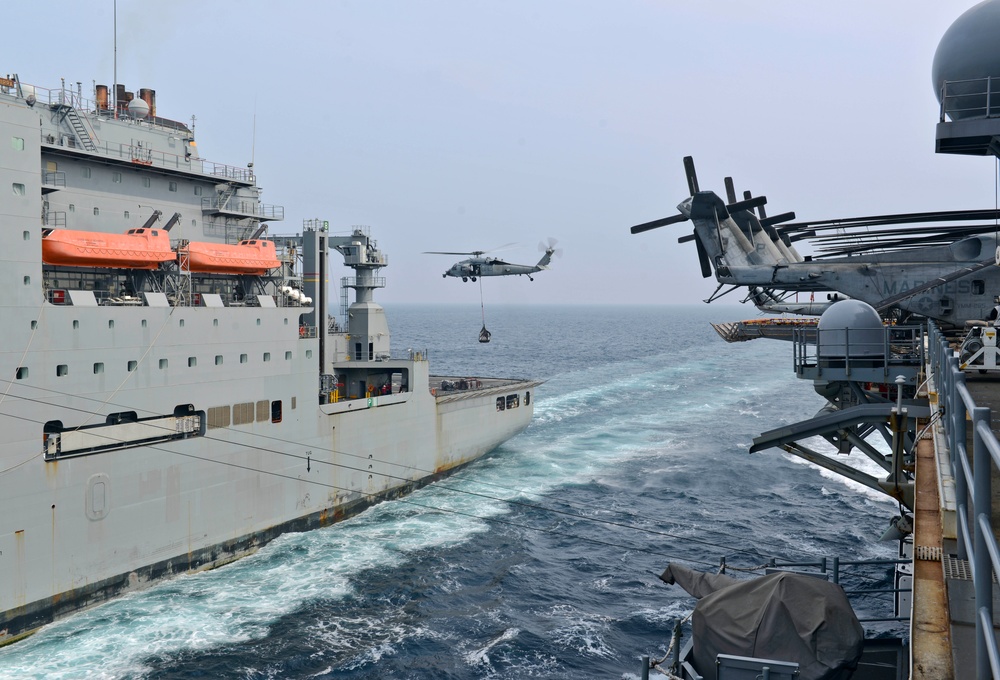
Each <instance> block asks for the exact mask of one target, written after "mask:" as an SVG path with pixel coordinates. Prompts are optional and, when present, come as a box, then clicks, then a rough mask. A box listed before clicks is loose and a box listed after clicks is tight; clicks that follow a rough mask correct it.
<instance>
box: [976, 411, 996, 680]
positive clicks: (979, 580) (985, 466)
mask: <svg viewBox="0 0 1000 680" xmlns="http://www.w3.org/2000/svg"><path fill="white" fill-rule="evenodd" d="M989 427H990V409H989V408H987V407H985V406H978V407H976V408H974V409H973V410H972V442H973V446H972V456H973V466H974V469H973V475H972V476H973V485H972V506H973V508H974V512H975V517H976V521H975V522H973V524H974V525H975V527H974V528H975V539H974V552H973V555H972V580H973V584H974V586H975V590H976V611H977V612H985V614H986V616H987V618H989V620H990V621H992V620H993V564H992V563H991V561H990V554H989V550H988V549H987V547H986V540H987V539H986V532H985V531H984V530H983V526H982V525H983V523H984V522H985V523H987V524H988V523H989V518H990V514H991V512H992V509H991V499H990V486H991V485H990V470H991V468H992V458H991V457H990V452H989V451H988V450H987V449H986V442H985V441H984V440H983V433H982V430H983V429H984V428H985V429H986V430H987V431H989ZM987 635H989V636H990V637H991V638H992V637H993V626H992V625H991V626H990V627H989V628H988V629H984V627H983V620H982V617H980V616H977V617H976V677H977V678H988V677H991V676H992V672H991V671H990V659H989V653H988V652H987V643H986V636H987Z"/></svg>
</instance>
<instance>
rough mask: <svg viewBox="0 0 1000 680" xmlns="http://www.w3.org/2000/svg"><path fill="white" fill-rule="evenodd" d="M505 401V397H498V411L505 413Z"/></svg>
mask: <svg viewBox="0 0 1000 680" xmlns="http://www.w3.org/2000/svg"><path fill="white" fill-rule="evenodd" d="M503 406H504V400H503V397H497V411H503Z"/></svg>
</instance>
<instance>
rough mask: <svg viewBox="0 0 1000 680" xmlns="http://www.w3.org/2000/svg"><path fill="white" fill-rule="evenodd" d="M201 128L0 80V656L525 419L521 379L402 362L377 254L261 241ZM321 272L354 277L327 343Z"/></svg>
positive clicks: (462, 457) (415, 355)
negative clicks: (351, 296) (206, 153)
mask: <svg viewBox="0 0 1000 680" xmlns="http://www.w3.org/2000/svg"><path fill="white" fill-rule="evenodd" d="M193 132H194V130H193V126H192V127H189V126H187V125H186V124H183V123H179V122H176V121H173V120H168V119H166V118H162V117H160V116H159V115H158V114H157V110H156V98H155V92H154V91H153V90H149V89H144V90H139V91H138V93H137V95H133V94H132V93H130V92H126V91H125V88H124V87H123V86H121V85H116V86H114V87H112V88H108V87H107V86H102V85H96V86H95V87H94V94H93V98H90V97H85V96H84V93H83V92H82V88H81V86H80V85H79V84H77V86H76V89H75V90H74V89H73V88H66V87H65V86H64V87H61V88H58V89H53V90H46V89H41V88H38V87H34V86H31V85H27V84H25V83H23V82H21V80H20V79H19V78H18V77H17V76H8V77H6V78H0V140H2V141H0V144H2V145H3V148H4V152H3V154H2V155H0V159H2V160H0V186H3V187H4V191H5V192H7V193H5V195H6V196H7V198H6V199H5V200H4V201H3V203H2V204H0V213H2V216H0V219H2V221H3V226H4V230H3V239H4V247H3V250H2V254H0V260H2V262H0V272H2V274H0V277H2V278H0V280H2V286H0V298H2V302H0V306H2V307H3V334H4V335H3V345H2V349H0V376H2V378H0V414H2V417H3V422H4V427H3V433H4V440H5V442H4V444H3V446H2V448H0V488H2V493H0V517H3V520H2V524H0V644H4V643H9V642H12V641H14V640H16V639H19V638H20V637H23V636H25V635H27V634H29V633H31V632H32V631H34V630H36V629H37V628H39V627H40V626H42V625H44V624H46V623H48V622H50V621H53V620H54V619H56V618H58V617H59V616H62V615H65V614H68V613H71V612H74V611H77V610H79V609H81V608H83V607H86V606H89V605H92V604H96V603H99V602H102V601H104V600H106V599H108V598H110V597H113V596H115V595H118V594H120V593H123V592H126V591H129V590H132V589H135V588H140V587H143V586H145V585H146V584H148V583H151V582H153V581H155V580H157V579H160V578H163V577H168V576H170V575H173V574H178V573H183V572H189V571H193V570H202V569H209V568H213V567H217V566H220V565H223V564H225V563H227V562H230V561H232V560H234V559H237V558H239V557H241V556H245V555H247V554H250V553H252V552H254V551H255V550H256V549H258V548H259V547H261V546H262V545H264V544H265V543H267V542H268V541H269V540H270V539H272V538H274V537H275V536H277V535H279V534H281V533H282V532H286V531H299V530H306V529H312V528H316V527H321V526H325V525H328V524H332V523H334V522H336V521H338V520H340V519H343V518H345V517H348V516H350V515H352V514H355V513H357V512H359V511H360V510H362V509H364V508H366V507H368V506H370V505H372V504H373V503H375V502H378V501H380V500H383V499H387V498H394V497H398V496H400V495H403V494H405V493H407V492H409V491H411V490H413V489H415V488H417V487H419V486H421V485H423V484H426V483H428V482H430V481H433V480H434V479H437V478H439V477H440V476H442V475H444V474H447V473H449V472H451V471H454V470H456V469H458V468H460V467H461V466H463V465H466V464H468V463H470V462H471V461H474V460H476V459H477V458H479V457H480V456H482V455H484V454H486V453H487V452H489V451H491V450H492V449H494V448H495V447H496V446H498V445H499V444H500V443H502V442H503V441H505V440H507V439H509V438H510V437H512V436H514V435H516V434H517V433H519V432H521V431H522V430H523V429H524V428H525V427H527V426H528V424H529V423H530V421H531V417H532V412H533V397H534V388H535V387H536V386H537V385H538V382H537V381H530V380H513V379H488V378H484V377H481V376H476V377H469V376H460V377H455V376H453V377H449V378H444V377H433V376H431V375H430V372H429V367H428V357H427V355H426V352H413V351H410V352H409V353H408V356H406V357H404V358H396V357H393V356H392V353H391V351H390V343H389V338H390V336H389V327H388V324H387V321H386V318H385V313H384V310H383V309H382V307H380V306H379V305H378V304H376V303H375V302H374V300H373V291H374V290H375V289H376V288H379V287H382V286H384V285H385V280H384V278H382V277H380V276H378V273H379V271H380V270H381V268H382V267H384V266H386V264H387V260H386V257H385V255H383V253H382V252H381V251H380V250H379V248H378V246H377V243H376V242H375V241H374V240H373V239H372V238H371V236H370V234H369V233H368V232H367V231H366V230H364V229H354V230H353V231H352V232H351V233H349V234H347V235H343V236H337V235H333V234H331V233H330V232H329V230H328V227H327V224H326V223H325V222H322V221H319V220H313V221H308V222H306V223H305V224H304V225H303V230H302V234H301V235H298V236H294V237H277V236H267V235H266V232H267V228H266V227H267V225H268V223H270V222H273V221H278V220H281V219H283V217H284V211H283V209H282V208H280V207H277V206H270V205H264V204H262V203H261V202H260V189H259V187H258V186H257V184H256V178H255V175H254V171H253V168H252V167H247V168H242V167H233V166H228V165H221V164H218V163H212V162H209V161H207V160H205V159H204V158H202V157H201V156H200V155H199V152H198V148H197V146H196V144H195V139H194V134H193ZM334 251H336V252H334ZM332 255H333V256H335V257H340V256H342V257H343V260H344V263H345V264H346V265H347V266H348V267H350V268H352V269H353V270H354V276H353V277H351V278H344V279H343V280H342V290H343V293H342V296H341V302H342V308H341V309H342V312H343V316H344V319H343V323H338V321H337V319H336V318H334V317H332V316H331V315H330V314H329V313H328V312H327V310H328V307H329V300H328V293H327V289H328V281H329V273H328V264H329V259H330V258H331V256H332ZM348 289H354V291H355V298H356V299H355V302H354V303H353V304H351V305H350V306H349V307H348V305H347V290H348Z"/></svg>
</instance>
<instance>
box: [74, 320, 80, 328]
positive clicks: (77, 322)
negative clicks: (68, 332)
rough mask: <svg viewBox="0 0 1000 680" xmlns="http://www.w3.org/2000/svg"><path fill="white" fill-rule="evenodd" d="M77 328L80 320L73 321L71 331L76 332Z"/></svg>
mask: <svg viewBox="0 0 1000 680" xmlns="http://www.w3.org/2000/svg"><path fill="white" fill-rule="evenodd" d="M79 327H80V320H79V319H73V329H74V330H76V329H77V328H79Z"/></svg>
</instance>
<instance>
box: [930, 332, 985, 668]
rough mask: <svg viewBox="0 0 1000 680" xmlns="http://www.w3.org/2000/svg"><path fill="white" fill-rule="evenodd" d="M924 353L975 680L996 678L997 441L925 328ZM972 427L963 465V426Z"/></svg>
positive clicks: (940, 338)
mask: <svg viewBox="0 0 1000 680" xmlns="http://www.w3.org/2000/svg"><path fill="white" fill-rule="evenodd" d="M929 327H930V328H929V338H928V340H929V345H930V346H929V354H930V364H931V370H932V373H933V377H934V380H935V386H936V388H937V393H938V405H939V407H942V408H943V410H944V416H943V419H942V420H943V424H944V430H945V438H946V442H947V446H948V455H949V459H950V463H951V473H952V476H953V477H954V479H955V499H956V506H957V507H956V510H957V514H958V521H957V525H958V553H959V554H958V556H959V558H960V559H963V560H968V561H969V565H970V568H971V571H972V581H973V587H974V589H975V594H976V605H975V606H976V677H977V678H989V677H992V678H1000V651H998V649H997V642H996V638H995V637H994V635H993V574H994V573H1000V547H998V546H997V540H996V536H995V534H994V533H993V517H992V508H991V493H992V489H991V482H990V475H991V473H992V470H993V468H994V467H995V468H997V469H1000V442H998V441H997V438H996V435H994V434H993V431H992V430H991V429H990V409H989V408H986V407H982V406H978V405H977V404H976V402H975V400H974V399H973V397H972V394H971V393H970V392H969V389H968V387H967V386H966V384H965V373H964V372H963V371H962V370H960V369H959V360H958V356H957V355H956V354H955V352H954V350H952V349H951V347H950V346H949V344H948V341H947V339H946V338H945V337H944V335H943V334H942V333H941V332H940V331H939V330H938V328H937V327H936V326H935V325H934V324H933V322H932V323H930V324H929ZM969 420H971V423H972V460H973V463H972V465H971V466H970V464H969V451H968V447H967V441H968V421H969Z"/></svg>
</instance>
